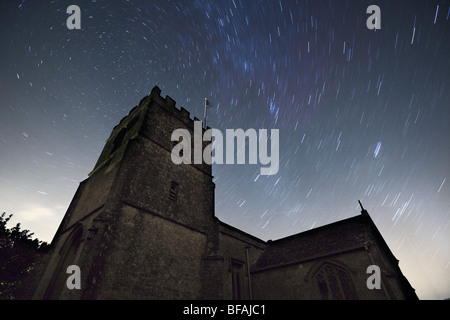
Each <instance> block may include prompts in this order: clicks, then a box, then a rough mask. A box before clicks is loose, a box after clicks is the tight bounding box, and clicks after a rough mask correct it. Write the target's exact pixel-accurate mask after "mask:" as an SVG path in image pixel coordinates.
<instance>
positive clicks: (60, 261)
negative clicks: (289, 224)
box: [33, 87, 417, 299]
mask: <svg viewBox="0 0 450 320" xmlns="http://www.w3.org/2000/svg"><path fill="white" fill-rule="evenodd" d="M160 94H161V90H160V89H159V88H158V87H155V88H153V90H152V92H151V94H150V95H148V96H147V97H145V98H144V99H142V100H141V102H140V104H139V105H138V106H136V107H135V108H134V109H132V110H131V111H130V113H129V115H128V116H126V117H125V118H123V119H122V121H121V122H120V123H119V124H118V125H117V126H116V127H115V128H114V129H113V131H112V133H111V136H110V137H109V139H108V140H107V141H106V144H105V147H104V149H103V152H102V153H101V155H100V157H99V159H98V162H97V164H96V165H95V167H94V170H93V171H92V172H91V173H90V174H89V177H88V178H87V179H86V180H84V181H83V182H81V183H80V186H79V188H78V190H77V192H76V194H75V196H74V198H73V200H72V202H71V204H70V206H69V208H68V210H67V212H66V215H65V216H64V218H63V220H62V222H61V224H60V226H59V228H58V230H57V232H56V234H55V237H54V239H53V241H52V244H51V247H52V252H51V257H50V260H49V263H48V266H47V268H46V270H45V271H44V273H43V275H42V278H41V281H40V283H39V285H38V287H37V289H36V291H35V293H34V296H33V298H34V299H252V298H256V299H340V298H346V299H407V298H417V296H415V293H414V290H413V289H412V288H411V286H410V285H409V283H408V281H407V280H406V278H404V276H403V275H402V273H401V271H400V269H399V268H398V265H397V264H398V260H396V259H395V257H394V256H393V255H392V253H391V252H390V250H389V248H388V247H387V245H386V243H385V242H384V240H383V238H382V237H381V235H379V232H378V230H377V229H376V227H375V225H374V224H373V222H372V220H371V219H370V217H369V216H368V214H367V212H365V210H363V214H361V215H359V216H357V217H354V218H350V219H347V220H343V221H339V222H337V223H334V224H331V225H328V226H324V227H320V228H317V229H314V230H310V231H308V232H304V233H300V234H297V235H294V236H291V237H288V238H284V239H280V240H276V241H268V242H266V241H263V240H261V239H258V238H256V237H254V236H252V235H250V234H247V233H245V232H243V231H241V230H239V229H236V228H234V227H232V226H230V225H227V224H225V223H223V222H221V221H220V220H219V219H217V218H216V217H215V213H214V189H215V185H214V183H213V182H212V178H213V177H212V175H211V166H210V165H207V164H205V163H203V164H190V165H187V164H183V165H175V164H174V163H173V162H172V160H171V151H172V148H173V142H172V141H171V134H172V132H173V131H174V130H176V129H187V130H188V131H189V132H190V133H191V136H192V137H193V136H194V121H195V120H198V119H194V120H192V119H191V118H190V116H189V112H188V111H186V110H185V109H184V108H181V109H177V108H176V107H175V101H173V100H172V99H171V98H170V97H166V98H162V97H161V95H160ZM204 144H205V145H204V146H206V144H208V142H205V143H204ZM192 154H193V152H192ZM373 264H377V265H379V266H380V268H381V270H382V283H383V290H376V291H370V290H368V289H367V286H366V282H365V281H366V279H367V276H368V275H367V274H366V268H367V266H368V265H373ZM71 265H76V266H78V267H79V268H80V272H81V289H79V290H77V289H73V290H70V289H68V287H67V285H66V281H67V279H68V278H69V276H70V274H68V273H67V272H66V271H67V267H68V266H71Z"/></svg>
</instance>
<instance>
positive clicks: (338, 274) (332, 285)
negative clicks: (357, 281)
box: [315, 263, 358, 300]
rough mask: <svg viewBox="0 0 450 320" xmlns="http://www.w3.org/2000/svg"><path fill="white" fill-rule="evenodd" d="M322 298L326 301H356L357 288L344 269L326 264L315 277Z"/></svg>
mask: <svg viewBox="0 0 450 320" xmlns="http://www.w3.org/2000/svg"><path fill="white" fill-rule="evenodd" d="M315 279H316V281H317V286H318V288H319V292H320V297H321V298H322V299H324V300H356V299H358V296H357V295H356V290H355V287H354V286H353V283H352V280H351V278H350V274H349V273H348V271H347V270H345V269H344V268H342V267H340V266H337V265H335V264H330V263H326V264H324V265H323V266H322V268H320V269H319V271H318V272H317V273H316V275H315Z"/></svg>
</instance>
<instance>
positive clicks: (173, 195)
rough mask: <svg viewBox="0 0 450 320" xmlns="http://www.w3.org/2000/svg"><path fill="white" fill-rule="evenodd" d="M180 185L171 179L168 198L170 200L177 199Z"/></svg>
mask: <svg viewBox="0 0 450 320" xmlns="http://www.w3.org/2000/svg"><path fill="white" fill-rule="evenodd" d="M179 187H180V185H179V184H178V183H176V182H175V181H172V182H171V184H170V192H169V199H170V200H172V201H177V197H178V189H179Z"/></svg>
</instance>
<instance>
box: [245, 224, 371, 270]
mask: <svg viewBox="0 0 450 320" xmlns="http://www.w3.org/2000/svg"><path fill="white" fill-rule="evenodd" d="M364 225H365V219H364V215H359V216H356V217H352V218H348V219H345V220H341V221H338V222H335V223H332V224H328V225H325V226H322V227H318V228H315V229H312V230H308V231H305V232H302V233H298V234H295V235H293V236H290V237H286V238H282V239H279V240H276V241H268V243H267V244H268V245H267V247H266V250H265V251H264V253H263V254H262V255H261V257H260V258H259V259H258V261H257V262H256V263H255V264H254V265H253V266H252V271H254V272H256V271H259V270H261V269H267V268H275V267H279V266H284V265H287V264H293V263H297V262H300V261H305V260H310V259H314V258H318V257H323V256H325V255H329V254H333V253H338V252H342V251H346V250H352V249H357V248H361V247H364V245H365V243H366V242H367V241H368V239H367V235H366V232H365V226H364Z"/></svg>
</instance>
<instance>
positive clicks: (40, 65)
mask: <svg viewBox="0 0 450 320" xmlns="http://www.w3.org/2000/svg"><path fill="white" fill-rule="evenodd" d="M373 4H375V5H377V6H379V7H380V10H381V29H374V30H369V29H368V28H367V27H366V20H367V19H368V17H369V14H367V13H366V9H367V7H368V6H370V5H373ZM70 5H77V6H79V7H80V8H81V29H80V30H69V29H68V28H67V26H66V20H67V19H68V17H69V15H68V14H67V13H66V9H67V7H68V6H70ZM0 15H1V19H0V21H1V32H0V40H1V44H2V48H1V49H0V64H1V73H0V84H1V86H0V88H1V89H0V90H1V96H0V212H3V211H5V212H7V213H8V214H10V213H12V214H14V217H13V222H14V223H16V222H21V223H22V226H23V227H25V228H27V229H30V230H31V231H33V232H34V233H35V236H37V237H38V238H39V239H41V240H45V241H51V239H52V237H53V235H54V233H55V232H56V229H57V227H58V226H59V223H60V221H61V219H62V218H63V216H64V214H65V211H66V209H67V207H68V206H69V204H70V201H71V199H72V197H73V195H74V193H75V191H76V188H77V187H78V184H79V183H80V182H81V181H82V180H84V179H86V178H87V174H88V173H89V172H90V171H91V170H92V169H93V167H94V165H95V162H96V161H97V159H98V157H99V155H100V152H101V151H102V148H103V146H104V142H105V140H106V139H107V138H108V136H109V134H110V133H111V130H112V129H113V127H114V126H115V125H117V124H118V123H119V121H120V120H121V119H122V118H123V117H124V116H126V115H127V114H128V112H129V111H130V110H131V109H132V108H133V107H134V106H135V105H137V104H138V103H139V101H140V100H141V99H142V98H143V97H144V96H146V95H148V94H149V92H150V90H151V89H152V88H153V87H154V86H155V85H158V86H159V87H160V88H161V90H162V95H163V96H166V95H169V96H170V97H171V98H172V99H174V100H175V101H176V102H177V107H178V108H180V107H181V106H183V107H184V108H185V109H187V110H188V111H190V113H191V116H192V117H194V116H195V117H197V118H199V119H203V108H204V101H205V98H207V99H208V101H209V103H210V105H209V106H208V118H207V119H208V120H207V123H208V126H210V127H213V128H217V129H219V130H221V131H223V132H225V130H226V129H237V128H242V129H244V130H247V129H249V128H254V129H256V130H258V129H268V130H270V129H278V130H279V141H280V145H279V150H280V158H279V171H278V173H277V174H276V175H273V176H261V175H259V169H260V166H258V165H257V166H255V165H249V164H245V165H226V164H224V165H214V166H213V176H214V182H215V184H216V192H215V201H216V207H215V210H216V212H215V213H216V215H217V217H218V218H219V219H221V220H222V221H224V222H225V223H228V224H231V225H233V226H235V227H237V228H239V229H241V230H243V231H246V232H248V233H250V234H252V235H255V236H257V237H259V238H261V239H263V240H269V239H273V240H275V239H279V238H281V237H285V236H289V235H292V234H295V233H298V232H302V231H306V230H309V229H311V228H315V227H319V226H321V225H325V224H329V223H332V222H336V221H338V220H342V219H345V218H349V217H352V216H355V215H358V214H360V208H359V204H358V200H361V202H362V203H363V205H364V207H365V208H366V209H367V210H368V212H369V214H370V215H371V217H372V219H373V220H374V222H375V224H376V225H377V226H378V229H379V230H380V232H381V234H382V235H383V237H384V239H385V240H386V242H387V244H388V245H389V247H390V249H391V250H392V252H393V253H394V255H395V256H396V258H397V259H399V260H400V268H401V269H402V271H403V273H404V274H405V276H406V277H407V278H408V280H409V281H410V283H411V285H412V287H413V288H415V289H416V293H417V295H418V296H419V298H421V299H444V298H449V297H450V289H449V288H450V286H449V284H450V248H449V243H450V241H449V240H450V238H449V228H450V226H449V224H450V183H449V177H450V139H449V138H450V123H449V121H450V89H449V88H450V84H449V79H450V60H449V56H450V1H437V0H427V1H426V0H421V1H412V0H408V1H406V0H398V1H386V0H375V1H365V0H361V1H357V0H348V1H322V0H316V1H300V0H297V1H296V0H282V1H275V0H273V1H272V0H246V1H244V0H220V1H219V0H210V1H207V0H205V1H200V0H194V1H192V0H189V1H187V0H186V1H183V0H171V1H169V0H167V1H162V0H154V1H138V0H136V1H131V0H129V1H119V0H117V1H101V0H97V1H87V0H74V1H60V0H54V1H29V0H20V1H15V0H8V1H2V2H1V4H0Z"/></svg>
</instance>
